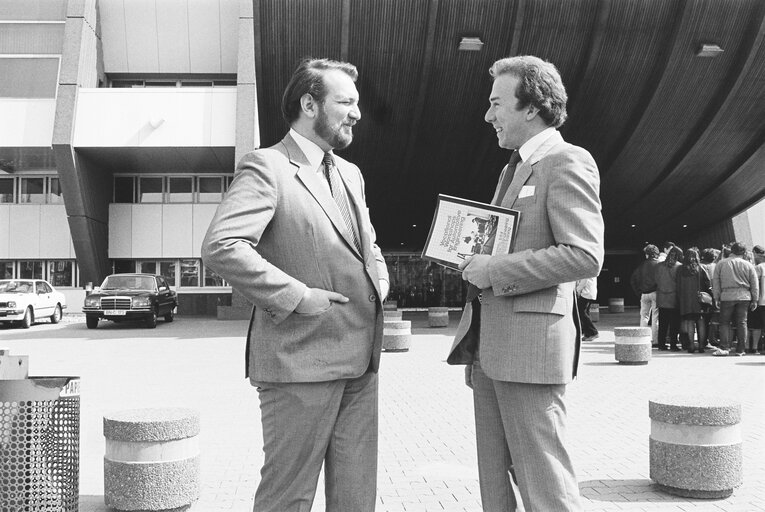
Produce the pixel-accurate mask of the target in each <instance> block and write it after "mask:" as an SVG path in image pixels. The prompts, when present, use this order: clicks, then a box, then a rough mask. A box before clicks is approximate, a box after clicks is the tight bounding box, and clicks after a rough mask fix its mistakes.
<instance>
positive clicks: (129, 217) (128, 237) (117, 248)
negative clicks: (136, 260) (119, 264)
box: [109, 203, 135, 259]
mask: <svg viewBox="0 0 765 512" xmlns="http://www.w3.org/2000/svg"><path fill="white" fill-rule="evenodd" d="M134 207H135V205H132V204H123V203H112V204H110V205H109V258H112V259H130V258H132V257H133V208H134Z"/></svg>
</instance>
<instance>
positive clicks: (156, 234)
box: [130, 204, 162, 258]
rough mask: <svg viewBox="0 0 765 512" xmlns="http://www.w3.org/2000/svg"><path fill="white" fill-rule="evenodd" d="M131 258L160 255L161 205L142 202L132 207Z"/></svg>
mask: <svg viewBox="0 0 765 512" xmlns="http://www.w3.org/2000/svg"><path fill="white" fill-rule="evenodd" d="M130 232H131V237H132V239H133V242H132V245H133V249H132V257H133V258H157V257H159V256H161V255H162V205H161V204H143V205H140V207H139V206H138V205H136V206H135V207H134V208H133V225H132V229H131V231H130Z"/></svg>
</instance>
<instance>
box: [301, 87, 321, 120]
mask: <svg viewBox="0 0 765 512" xmlns="http://www.w3.org/2000/svg"><path fill="white" fill-rule="evenodd" d="M300 108H301V109H302V110H303V112H304V113H305V115H306V116H308V117H309V118H310V119H313V118H314V117H316V113H317V112H318V108H319V104H318V103H317V101H316V99H315V98H314V97H313V96H311V95H310V94H309V93H305V94H304V95H302V96H301V97H300Z"/></svg>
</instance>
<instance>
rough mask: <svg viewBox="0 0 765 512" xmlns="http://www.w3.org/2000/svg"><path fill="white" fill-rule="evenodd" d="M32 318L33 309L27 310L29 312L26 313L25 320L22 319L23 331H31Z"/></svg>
mask: <svg viewBox="0 0 765 512" xmlns="http://www.w3.org/2000/svg"><path fill="white" fill-rule="evenodd" d="M32 316H33V315H32V308H27V310H26V311H24V318H22V319H21V328H22V329H29V328H30V327H31V326H32V320H33V318H32Z"/></svg>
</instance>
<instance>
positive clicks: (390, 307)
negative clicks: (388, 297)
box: [383, 302, 398, 311]
mask: <svg viewBox="0 0 765 512" xmlns="http://www.w3.org/2000/svg"><path fill="white" fill-rule="evenodd" d="M397 309H398V303H397V302H386V303H384V304H383V311H396V310H397Z"/></svg>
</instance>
